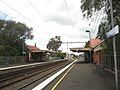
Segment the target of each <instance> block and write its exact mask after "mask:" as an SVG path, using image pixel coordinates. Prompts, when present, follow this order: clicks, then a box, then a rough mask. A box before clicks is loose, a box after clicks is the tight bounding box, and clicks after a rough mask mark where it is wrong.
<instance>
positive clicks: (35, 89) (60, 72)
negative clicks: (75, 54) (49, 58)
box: [32, 60, 76, 90]
mask: <svg viewBox="0 0 120 90" xmlns="http://www.w3.org/2000/svg"><path fill="white" fill-rule="evenodd" d="M75 61H76V60H75ZM75 61H73V62H72V63H70V64H69V65H67V66H66V67H65V68H63V69H62V70H60V71H58V72H57V73H55V74H54V75H52V76H51V77H49V78H48V79H46V80H45V81H43V82H42V83H40V84H39V85H38V86H36V87H35V88H33V89H32V90H42V89H43V88H45V87H46V86H47V85H48V84H49V83H50V82H52V81H53V80H54V79H55V78H56V77H58V76H59V75H60V74H62V73H63V72H64V71H65V70H66V69H68V68H69V67H70V66H71V65H72V64H73V63H74V62H75Z"/></svg>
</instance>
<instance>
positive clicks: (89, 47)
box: [86, 30, 92, 63]
mask: <svg viewBox="0 0 120 90" xmlns="http://www.w3.org/2000/svg"><path fill="white" fill-rule="evenodd" d="M86 32H88V33H89V39H90V41H89V48H90V63H91V61H92V52H91V32H90V31H89V30H86Z"/></svg>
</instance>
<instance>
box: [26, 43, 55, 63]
mask: <svg viewBox="0 0 120 90" xmlns="http://www.w3.org/2000/svg"><path fill="white" fill-rule="evenodd" d="M26 49H27V55H26V56H27V61H29V62H31V61H32V62H38V61H46V56H47V54H48V53H55V52H54V51H50V50H41V49H39V48H38V47H36V44H35V46H31V45H26Z"/></svg>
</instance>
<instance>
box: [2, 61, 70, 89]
mask: <svg viewBox="0 0 120 90" xmlns="http://www.w3.org/2000/svg"><path fill="white" fill-rule="evenodd" d="M69 63H70V62H69V61H67V60H66V61H62V62H56V63H49V64H45V65H41V66H38V67H34V68H31V69H30V70H29V69H25V70H24V71H23V70H22V71H21V73H18V71H17V72H16V73H15V72H14V75H13V76H11V77H7V78H3V79H1V80H0V90H22V89H25V88H26V87H27V86H29V85H31V84H33V83H35V82H36V81H38V80H40V79H42V78H44V77H46V76H48V75H50V74H51V73H53V72H55V71H56V70H59V69H60V68H62V67H64V66H65V65H67V64H69ZM7 75H8V76H10V75H9V74H7Z"/></svg>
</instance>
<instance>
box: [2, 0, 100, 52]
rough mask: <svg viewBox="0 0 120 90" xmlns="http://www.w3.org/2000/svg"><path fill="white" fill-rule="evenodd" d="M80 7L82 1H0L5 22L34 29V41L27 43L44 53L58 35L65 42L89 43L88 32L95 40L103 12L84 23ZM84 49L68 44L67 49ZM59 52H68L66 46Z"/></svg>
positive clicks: (77, 45) (80, 45)
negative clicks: (11, 21)
mask: <svg viewBox="0 0 120 90" xmlns="http://www.w3.org/2000/svg"><path fill="white" fill-rule="evenodd" d="M65 1H66V4H65ZM66 5H67V6H68V7H66ZM80 5H81V3H80V0H0V11H1V12H2V13H4V14H6V16H4V15H2V14H1V15H2V16H3V17H4V18H5V19H7V20H8V19H12V20H15V21H19V22H22V23H25V24H26V25H27V26H29V27H32V28H33V35H34V39H33V40H28V41H26V43H27V44H29V45H34V43H36V44H37V46H38V47H39V48H40V49H45V48H46V45H47V43H48V41H49V39H50V38H52V37H54V36H56V35H57V36H61V40H62V41H63V42H85V41H88V40H89V34H88V33H86V30H90V31H91V34H92V38H94V37H95V36H96V33H97V28H95V27H96V26H98V25H99V24H98V23H99V21H100V18H101V16H99V15H100V14H99V13H101V12H99V13H96V15H95V16H94V17H93V18H92V19H90V20H89V21H88V20H86V19H83V16H82V12H81V10H80ZM67 8H68V10H67ZM97 16H99V17H97ZM83 46H84V44H69V45H68V48H71V47H83ZM60 49H61V50H64V51H68V49H67V45H66V44H62V46H61V47H60Z"/></svg>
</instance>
